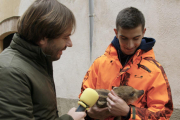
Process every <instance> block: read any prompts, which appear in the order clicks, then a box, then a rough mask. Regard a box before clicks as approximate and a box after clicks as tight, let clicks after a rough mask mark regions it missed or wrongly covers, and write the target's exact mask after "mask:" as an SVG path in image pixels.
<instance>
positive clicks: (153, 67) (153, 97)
mask: <svg viewBox="0 0 180 120" xmlns="http://www.w3.org/2000/svg"><path fill="white" fill-rule="evenodd" d="M121 85H129V86H132V87H134V88H135V89H138V90H144V92H145V93H144V96H143V97H141V98H139V99H138V100H137V101H136V102H135V103H133V104H132V105H133V106H132V107H131V116H130V120H133V119H136V120H159V119H160V120H167V119H169V118H170V116H171V114H172V112H173V103H172V96H171V90H170V86H169V82H168V79H167V77H166V74H165V72H164V70H163V67H162V66H161V65H160V64H159V63H158V62H157V61H156V60H155V55H154V52H153V49H151V50H149V51H148V52H145V51H143V50H141V49H139V50H137V51H136V53H135V54H134V55H133V57H131V59H130V60H129V61H128V63H127V64H126V65H125V66H124V67H123V66H122V65H121V63H120V61H119V59H118V55H117V51H116V49H115V47H114V46H113V45H112V44H110V45H109V46H108V48H107V49H106V51H105V53H104V55H102V56H100V57H98V58H97V59H96V60H95V61H94V63H93V64H92V66H91V67H90V68H89V70H88V71H87V73H86V75H85V77H84V80H83V83H82V88H81V92H83V91H84V89H86V88H93V89H109V90H111V89H112V86H121ZM134 106H135V107H134ZM109 120H110V119H109Z"/></svg>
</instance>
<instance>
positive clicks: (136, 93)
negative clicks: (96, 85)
mask: <svg viewBox="0 0 180 120" xmlns="http://www.w3.org/2000/svg"><path fill="white" fill-rule="evenodd" d="M96 91H97V93H98V94H99V99H98V101H97V102H96V105H97V107H99V108H104V107H107V100H106V98H107V96H108V93H109V92H110V90H105V89H96ZM113 91H114V92H115V93H116V94H117V95H118V96H119V97H120V98H122V99H123V100H124V101H125V102H126V103H127V104H132V103H133V102H135V101H136V100H137V99H138V98H139V97H140V96H142V95H143V94H144V90H137V89H134V88H133V87H130V86H120V87H114V88H113ZM120 119H121V117H116V118H115V120H120Z"/></svg>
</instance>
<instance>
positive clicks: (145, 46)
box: [111, 36, 156, 52]
mask: <svg viewBox="0 0 180 120" xmlns="http://www.w3.org/2000/svg"><path fill="white" fill-rule="evenodd" d="M155 42H156V40H155V39H154V38H148V37H143V38H142V41H141V44H140V46H139V47H138V48H137V50H138V49H142V50H144V51H146V52H147V51H149V50H151V49H152V48H153V46H154V44H155ZM111 43H112V44H113V46H114V47H115V48H116V50H121V48H120V45H119V40H118V38H117V37H116V36H115V37H114V39H113V40H112V42H111Z"/></svg>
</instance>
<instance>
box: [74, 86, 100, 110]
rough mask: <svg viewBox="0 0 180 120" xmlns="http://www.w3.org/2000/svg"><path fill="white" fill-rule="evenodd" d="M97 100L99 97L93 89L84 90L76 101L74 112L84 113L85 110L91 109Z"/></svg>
mask: <svg viewBox="0 0 180 120" xmlns="http://www.w3.org/2000/svg"><path fill="white" fill-rule="evenodd" d="M98 98H99V95H98V93H97V92H96V91H95V90H94V89H92V88H86V89H85V90H84V92H83V93H82V94H81V97H80V99H79V101H78V104H79V106H78V108H77V109H76V112H81V111H85V110H86V109H87V108H90V107H92V106H93V105H94V104H95V103H96V101H97V100H98Z"/></svg>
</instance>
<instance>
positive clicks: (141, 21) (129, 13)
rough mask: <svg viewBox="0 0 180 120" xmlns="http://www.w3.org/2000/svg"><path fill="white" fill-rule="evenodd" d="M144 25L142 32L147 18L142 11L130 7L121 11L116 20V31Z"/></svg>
mask: <svg viewBox="0 0 180 120" xmlns="http://www.w3.org/2000/svg"><path fill="white" fill-rule="evenodd" d="M139 25H142V30H143V29H144V26H145V18H144V15H143V14H142V12H141V11H139V10H138V9H137V8H134V7H128V8H125V9H123V10H121V11H120V12H119V13H118V15H117V18H116V29H117V30H119V27H121V28H123V29H133V28H136V27H138V26H139Z"/></svg>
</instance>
